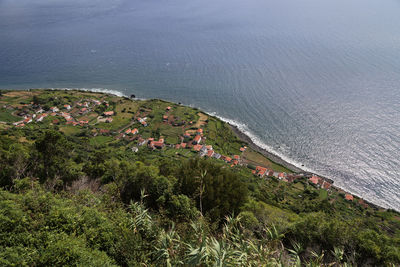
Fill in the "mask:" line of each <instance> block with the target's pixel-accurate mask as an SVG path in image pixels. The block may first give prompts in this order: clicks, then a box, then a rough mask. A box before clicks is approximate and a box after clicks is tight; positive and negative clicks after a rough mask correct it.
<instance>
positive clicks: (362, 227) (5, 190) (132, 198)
mask: <svg viewBox="0 0 400 267" xmlns="http://www.w3.org/2000/svg"><path fill="white" fill-rule="evenodd" d="M41 97H43V96H41ZM0 100H1V98H0ZM26 101H31V99H27V100H26ZM35 101H43V100H41V98H40V97H39V98H38V97H36V99H35ZM45 103H48V101H47V102H46V101H45ZM52 104H54V103H52ZM60 104H62V103H60ZM150 105H151V102H150V104H149V103H147V106H150ZM117 106H118V105H117V104H115V106H114V107H112V108H114V110H115V109H116V107H117ZM186 109H188V110H189V108H186ZM152 110H153V111H154V113H155V114H156V113H157V112H158V111H157V109H156V108H155V107H154V106H152ZM103 111H104V110H103ZM103 111H101V112H103ZM160 114H161V113H160ZM192 114H196V113H195V112H193V113H192ZM154 116H155V117H156V115H154ZM187 116H195V115H191V114H190V111H188V114H187ZM215 123H216V122H215ZM104 125H105V126H107V127H112V125H111V126H109V125H106V124H104ZM219 127H222V126H219ZM60 128H61V127H60V126H59V125H56V124H52V123H44V124H41V125H34V126H33V125H32V126H30V127H25V128H16V127H5V128H3V130H0V186H1V188H2V189H1V190H0V236H1V237H0V265H1V266H65V265H71V266H76V265H80V266H115V265H117V266H138V265H153V266H164V265H166V266H176V265H194V266H199V265H202V266H208V265H213V266H238V265H244V266H270V265H271V266H282V265H284V266H300V265H301V264H303V265H308V266H319V265H336V266H338V265H347V266H349V265H354V266H355V265H360V266H364V265H371V266H373V265H375V266H377V265H378V266H382V265H386V266H390V265H398V264H400V215H399V213H397V212H395V211H392V210H384V209H376V208H372V207H363V206H361V205H358V204H357V203H355V202H348V201H346V200H344V198H343V195H342V194H340V193H334V192H332V193H330V194H329V195H328V194H327V193H326V191H323V190H322V189H319V188H316V187H314V186H312V185H310V184H309V183H308V182H307V181H306V180H297V181H295V182H294V183H291V184H289V183H287V182H283V181H279V180H277V179H275V178H272V177H270V178H268V179H261V178H259V177H256V176H254V175H253V174H251V172H250V170H249V169H247V168H245V167H240V166H238V167H234V168H232V167H230V166H229V165H228V164H225V163H224V162H222V161H218V160H214V159H211V158H210V159H200V158H199V157H197V156H196V154H193V155H183V153H182V152H179V153H175V152H174V153H172V152H171V151H169V150H167V149H166V150H161V151H157V150H156V151H153V150H151V149H149V148H147V147H144V148H141V150H140V151H139V152H138V153H132V150H131V149H130V148H131V146H130V143H129V142H127V141H126V140H124V139H119V140H115V139H113V138H111V137H110V140H108V139H107V140H108V141H104V140H101V139H99V140H100V141H99V140H97V141H96V142H93V141H92V140H93V139H96V137H93V136H91V135H90V134H89V133H90V131H89V130H90V129H88V128H85V127H81V128H76V129H78V130H76V131H74V132H67V133H65V132H64V131H61V130H60ZM166 130H167V131H170V132H171V131H172V130H171V129H166ZM206 130H207V131H210V130H209V129H206ZM155 134H157V131H153V132H151V131H150V130H149V135H155ZM158 134H159V135H160V134H163V135H164V136H165V133H164V132H163V129H159V130H158ZM213 134H215V135H216V136H215V137H214V138H213V142H219V143H224V142H227V143H228V144H227V145H225V146H224V145H221V150H226V151H229V150H231V149H237V147H239V146H240V143H238V144H239V145H236V142H238V141H236V140H235V139H234V137H233V136H234V135H233V134H232V132H228V133H227V132H223V131H216V132H214V133H213ZM169 138H170V139H174V138H175V137H174V135H173V134H172V133H171V134H170V135H169ZM97 139H98V138H97ZM229 139H231V140H229ZM214 146H218V145H217V144H214Z"/></svg>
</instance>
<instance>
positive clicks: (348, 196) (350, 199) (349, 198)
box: [344, 194, 354, 201]
mask: <svg viewBox="0 0 400 267" xmlns="http://www.w3.org/2000/svg"><path fill="white" fill-rule="evenodd" d="M344 198H345V199H346V200H348V201H353V199H354V197H353V195H351V194H346V195H345V196H344Z"/></svg>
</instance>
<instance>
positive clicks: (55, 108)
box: [50, 107, 60, 112]
mask: <svg viewBox="0 0 400 267" xmlns="http://www.w3.org/2000/svg"><path fill="white" fill-rule="evenodd" d="M50 110H51V111H53V112H58V111H60V110H59V109H58V107H51V108H50Z"/></svg>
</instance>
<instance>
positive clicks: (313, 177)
mask: <svg viewBox="0 0 400 267" xmlns="http://www.w3.org/2000/svg"><path fill="white" fill-rule="evenodd" d="M319 179H320V178H319V177H318V176H315V175H313V176H312V177H311V178H310V179H308V180H309V181H310V182H311V183H313V184H318V181H319Z"/></svg>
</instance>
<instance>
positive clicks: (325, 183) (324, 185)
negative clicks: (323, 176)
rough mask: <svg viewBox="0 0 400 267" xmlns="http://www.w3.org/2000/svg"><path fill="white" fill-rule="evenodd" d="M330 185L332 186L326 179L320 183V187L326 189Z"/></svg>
mask: <svg viewBox="0 0 400 267" xmlns="http://www.w3.org/2000/svg"><path fill="white" fill-rule="evenodd" d="M331 186H332V184H331V183H328V182H327V181H324V183H323V184H322V188H324V189H326V190H328V189H330V188H331Z"/></svg>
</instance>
